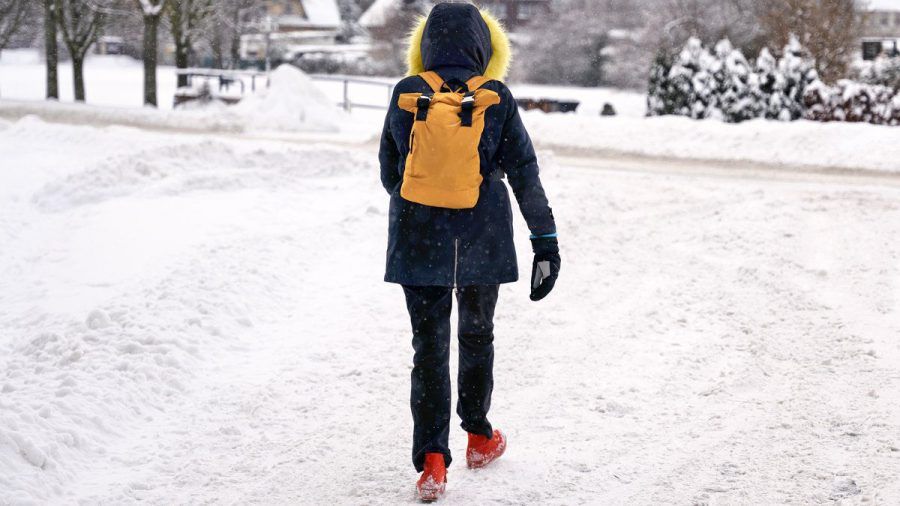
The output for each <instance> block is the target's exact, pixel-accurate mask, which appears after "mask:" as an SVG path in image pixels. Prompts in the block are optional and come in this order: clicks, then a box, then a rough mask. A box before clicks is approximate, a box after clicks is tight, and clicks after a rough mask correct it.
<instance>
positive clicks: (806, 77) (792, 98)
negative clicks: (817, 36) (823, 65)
mask: <svg viewBox="0 0 900 506" xmlns="http://www.w3.org/2000/svg"><path fill="white" fill-rule="evenodd" d="M814 67H815V64H814V62H813V60H811V59H810V58H809V57H808V53H807V51H806V50H805V49H804V48H803V45H802V44H800V40H799V39H797V37H794V36H791V39H790V41H789V42H788V44H787V46H785V48H784V52H783V56H782V57H781V59H780V60H778V72H779V73H780V74H781V75H782V76H784V86H783V87H782V88H781V89H780V90H778V92H779V93H781V95H782V105H783V108H782V110H781V112H780V113H779V117H778V119H780V120H783V121H790V120H797V119H800V118H802V117H803V112H804V106H803V96H804V94H805V92H806V88H807V87H808V86H810V85H811V84H812V83H814V82H816V81H818V80H819V74H818V72H816V69H815V68H814Z"/></svg>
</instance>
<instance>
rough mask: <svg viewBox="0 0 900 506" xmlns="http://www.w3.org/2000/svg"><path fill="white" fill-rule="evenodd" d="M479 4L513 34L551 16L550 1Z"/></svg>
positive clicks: (500, 0)
mask: <svg viewBox="0 0 900 506" xmlns="http://www.w3.org/2000/svg"><path fill="white" fill-rule="evenodd" d="M478 4H479V5H480V6H481V8H483V9H485V10H488V11H490V12H491V13H492V14H493V15H494V16H496V17H497V18H498V19H500V21H502V22H503V25H504V26H505V27H506V28H507V29H509V30H510V31H512V32H515V31H516V29H518V28H521V27H524V26H528V25H529V24H530V23H533V22H535V21H539V20H540V19H541V18H544V19H546V17H547V16H548V15H549V14H550V0H484V1H482V2H478Z"/></svg>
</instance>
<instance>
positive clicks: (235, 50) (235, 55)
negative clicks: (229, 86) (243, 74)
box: [231, 30, 241, 69]
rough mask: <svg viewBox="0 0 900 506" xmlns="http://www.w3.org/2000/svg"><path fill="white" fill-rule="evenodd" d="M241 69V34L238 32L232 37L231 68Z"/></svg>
mask: <svg viewBox="0 0 900 506" xmlns="http://www.w3.org/2000/svg"><path fill="white" fill-rule="evenodd" d="M240 67H241V34H240V32H238V31H237V30H235V32H234V36H232V37H231V68H233V69H237V68H240Z"/></svg>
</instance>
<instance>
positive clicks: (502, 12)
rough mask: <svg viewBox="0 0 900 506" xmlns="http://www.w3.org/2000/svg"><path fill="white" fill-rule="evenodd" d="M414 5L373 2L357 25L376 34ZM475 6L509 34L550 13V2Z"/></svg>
mask: <svg viewBox="0 0 900 506" xmlns="http://www.w3.org/2000/svg"><path fill="white" fill-rule="evenodd" d="M415 3H416V2H414V1H411V0H375V3H373V4H372V5H371V6H370V7H369V8H368V9H367V10H366V12H364V13H363V15H362V16H361V17H360V18H359V24H360V26H362V27H363V28H365V29H366V30H369V31H370V32H372V33H376V34H377V32H379V31H380V30H382V29H384V28H385V27H386V26H389V25H390V22H391V20H392V19H393V18H395V17H397V15H398V13H400V12H401V11H402V10H403V9H404V8H409V6H410V5H412V4H415ZM475 4H476V5H478V6H479V7H481V8H482V9H486V10H488V11H490V12H491V13H492V14H494V16H496V17H497V18H498V19H500V21H502V22H503V24H504V25H505V26H506V28H507V29H508V30H509V31H511V32H515V31H516V30H517V29H518V28H521V27H524V26H527V25H528V24H529V23H531V22H532V21H534V20H536V19H539V18H540V17H542V16H546V15H548V14H549V12H550V0H482V1H476V2H475Z"/></svg>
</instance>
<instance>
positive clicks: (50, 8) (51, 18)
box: [44, 0, 59, 100]
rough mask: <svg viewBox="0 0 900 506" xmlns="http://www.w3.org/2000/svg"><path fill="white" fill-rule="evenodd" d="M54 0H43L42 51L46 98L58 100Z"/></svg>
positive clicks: (57, 52)
mask: <svg viewBox="0 0 900 506" xmlns="http://www.w3.org/2000/svg"><path fill="white" fill-rule="evenodd" d="M56 9H57V6H56V0H44V52H45V58H46V60H47V98H48V99H53V100H59V72H58V71H57V67H58V64H59V48H58V46H57V44H56Z"/></svg>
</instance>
